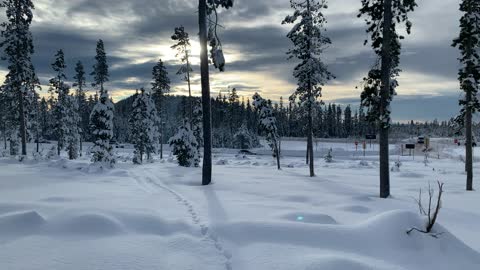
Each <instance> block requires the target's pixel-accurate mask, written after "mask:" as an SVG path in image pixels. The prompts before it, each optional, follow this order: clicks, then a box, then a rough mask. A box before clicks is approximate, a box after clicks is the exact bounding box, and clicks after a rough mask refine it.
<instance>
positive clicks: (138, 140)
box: [129, 90, 147, 164]
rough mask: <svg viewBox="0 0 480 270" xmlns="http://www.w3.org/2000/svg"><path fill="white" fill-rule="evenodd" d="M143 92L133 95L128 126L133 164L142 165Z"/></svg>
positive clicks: (144, 113)
mask: <svg viewBox="0 0 480 270" xmlns="http://www.w3.org/2000/svg"><path fill="white" fill-rule="evenodd" d="M143 94H144V93H143V92H142V93H138V90H137V93H136V94H135V99H134V101H133V103H132V112H131V115H130V119H129V124H130V142H131V143H132V144H133V147H134V149H135V150H134V152H133V163H134V164H142V163H143V155H144V154H145V151H146V150H145V142H146V140H147V139H146V133H145V122H144V121H143V119H145V118H146V111H145V107H146V106H145V104H144V99H143Z"/></svg>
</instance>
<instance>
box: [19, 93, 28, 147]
mask: <svg viewBox="0 0 480 270" xmlns="http://www.w3.org/2000/svg"><path fill="white" fill-rule="evenodd" d="M18 101H19V111H20V112H19V113H20V139H21V141H22V155H23V156H26V155H27V125H26V119H25V106H24V103H23V101H24V100H23V92H22V90H21V89H20V87H19V86H18Z"/></svg>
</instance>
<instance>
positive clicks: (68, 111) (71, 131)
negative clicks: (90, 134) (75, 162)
mask: <svg viewBox="0 0 480 270" xmlns="http://www.w3.org/2000/svg"><path fill="white" fill-rule="evenodd" d="M64 87H65V88H66V89H65V90H64V92H65V93H66V95H65V96H64V97H63V100H62V103H63V105H62V107H63V112H64V114H63V115H62V123H64V124H63V125H62V127H63V128H64V130H63V131H62V134H63V135H64V142H63V143H64V145H65V150H66V151H67V154H68V158H69V159H71V160H72V159H77V158H78V154H79V152H80V148H79V146H80V116H79V114H78V100H77V97H75V96H73V95H70V94H69V86H68V85H64Z"/></svg>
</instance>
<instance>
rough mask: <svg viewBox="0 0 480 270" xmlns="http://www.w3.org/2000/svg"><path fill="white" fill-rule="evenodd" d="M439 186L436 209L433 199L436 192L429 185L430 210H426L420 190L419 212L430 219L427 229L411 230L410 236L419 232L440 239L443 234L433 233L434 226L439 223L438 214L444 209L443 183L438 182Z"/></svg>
mask: <svg viewBox="0 0 480 270" xmlns="http://www.w3.org/2000/svg"><path fill="white" fill-rule="evenodd" d="M437 185H438V193H437V203H436V205H435V207H434V206H433V199H434V195H435V191H434V190H433V188H431V187H430V184H429V185H428V209H425V207H424V206H423V202H422V197H423V196H422V190H421V189H420V192H419V195H418V199H417V200H416V202H417V204H418V211H419V212H420V214H421V215H423V216H426V217H427V218H428V220H427V224H426V227H425V229H418V228H415V227H414V228H411V229H410V230H408V231H407V234H410V233H411V232H412V231H417V232H421V233H426V234H429V235H430V236H432V237H434V238H438V236H440V235H441V234H442V233H432V229H433V226H434V225H435V223H436V222H437V217H438V213H439V212H440V208H442V194H443V183H441V182H440V181H437Z"/></svg>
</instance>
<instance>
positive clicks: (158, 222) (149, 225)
mask: <svg viewBox="0 0 480 270" xmlns="http://www.w3.org/2000/svg"><path fill="white" fill-rule="evenodd" d="M118 219H119V220H121V221H122V224H123V225H124V227H125V228H126V229H128V230H129V231H132V232H135V233H138V234H152V235H163V236H166V235H173V234H176V233H184V234H185V233H189V234H194V230H193V229H192V228H191V227H190V226H189V225H187V224H186V223H182V222H179V221H167V220H164V219H161V218H159V217H157V216H154V215H149V214H128V215H126V214H123V215H122V216H120V217H119V218H118Z"/></svg>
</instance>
